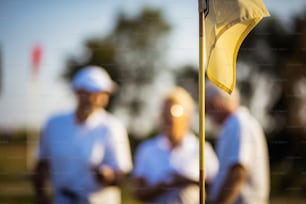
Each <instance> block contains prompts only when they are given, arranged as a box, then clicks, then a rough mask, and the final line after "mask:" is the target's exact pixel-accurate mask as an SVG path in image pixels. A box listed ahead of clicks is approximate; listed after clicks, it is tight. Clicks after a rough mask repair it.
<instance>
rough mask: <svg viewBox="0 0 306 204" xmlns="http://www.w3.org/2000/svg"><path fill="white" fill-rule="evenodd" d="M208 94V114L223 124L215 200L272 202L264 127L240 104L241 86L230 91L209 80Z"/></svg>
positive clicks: (226, 202) (213, 191)
mask: <svg viewBox="0 0 306 204" xmlns="http://www.w3.org/2000/svg"><path fill="white" fill-rule="evenodd" d="M205 95H206V97H205V98H206V113H207V115H208V116H210V117H211V118H212V119H213V121H214V122H216V123H217V124H218V125H220V126H221V127H222V128H221V131H220V133H219V137H218V139H219V141H218V142H217V146H216V151H217V156H218V159H219V171H218V174H217V176H216V179H215V180H214V182H213V185H212V189H211V198H212V203H224V204H229V203H235V204H238V203H241V204H267V203H269V163H268V159H269V158H268V151H267V144H266V140H265V135H264V132H263V129H262V127H261V126H260V124H259V123H258V122H257V121H256V119H255V118H254V117H253V116H252V115H251V114H250V113H249V111H248V110H247V108H245V107H241V106H240V96H239V92H238V90H234V92H233V93H232V94H231V95H229V94H227V93H225V92H224V91H223V90H221V89H219V88H217V87H216V86H214V85H213V84H211V83H207V84H206V90H205Z"/></svg>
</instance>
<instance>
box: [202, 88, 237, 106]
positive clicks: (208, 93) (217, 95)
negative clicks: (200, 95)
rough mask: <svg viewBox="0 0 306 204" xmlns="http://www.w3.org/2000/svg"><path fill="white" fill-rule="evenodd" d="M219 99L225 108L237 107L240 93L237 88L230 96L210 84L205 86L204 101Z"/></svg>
mask: <svg viewBox="0 0 306 204" xmlns="http://www.w3.org/2000/svg"><path fill="white" fill-rule="evenodd" d="M214 99H219V100H220V101H221V102H222V104H223V105H224V106H225V107H227V108H233V107H237V106H239V104H240V93H239V91H238V89H237V88H235V89H234V90H233V92H232V93H231V94H229V93H227V92H225V91H223V90H221V89H220V88H218V87H217V86H215V85H214V84H212V83H211V82H206V84H205V100H207V101H211V100H214Z"/></svg>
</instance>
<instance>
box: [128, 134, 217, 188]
mask: <svg viewBox="0 0 306 204" xmlns="http://www.w3.org/2000/svg"><path fill="white" fill-rule="evenodd" d="M205 159H206V164H207V165H206V169H205V170H206V171H205V172H206V175H207V178H208V179H209V180H212V179H213V178H214V177H215V175H216V173H217V170H218V161H217V159H216V156H215V154H214V152H213V149H212V148H211V146H210V144H209V143H206V144H205ZM173 173H178V174H181V175H183V176H185V177H186V178H189V179H190V180H193V181H198V180H199V141H198V138H197V137H196V136H194V135H193V134H191V133H188V134H187V135H186V136H185V137H184V139H183V141H182V143H181V145H179V146H178V147H176V148H174V149H172V150H171V148H170V144H169V142H168V139H167V138H166V136H164V135H158V136H157V137H155V138H153V139H150V140H148V141H145V142H143V143H142V144H141V145H140V146H139V148H138V149H137V152H136V156H135V169H134V172H133V174H134V177H144V178H145V179H147V181H148V182H149V184H150V185H155V184H157V183H158V182H161V181H163V182H171V180H172V179H173V178H172V175H173Z"/></svg>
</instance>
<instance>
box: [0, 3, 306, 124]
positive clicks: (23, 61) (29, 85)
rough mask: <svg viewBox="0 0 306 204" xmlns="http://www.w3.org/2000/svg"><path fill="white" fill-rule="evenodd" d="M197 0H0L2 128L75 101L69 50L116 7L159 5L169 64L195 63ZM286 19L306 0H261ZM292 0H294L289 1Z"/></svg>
mask: <svg viewBox="0 0 306 204" xmlns="http://www.w3.org/2000/svg"><path fill="white" fill-rule="evenodd" d="M197 2H198V1H195V0H194V1H190V0H88V1H81V0H65V1H61V0H53V1H51V0H45V1H37V0H23V1H21V0H0V49H1V59H2V61H1V63H2V64H1V66H2V85H1V95H0V129H3V128H16V127H25V126H28V127H41V126H42V124H43V123H44V122H45V121H46V119H47V117H48V116H49V115H50V114H52V113H55V112H59V111H61V110H67V109H71V108H73V106H74V103H75V102H74V96H73V94H72V92H71V90H70V87H69V84H67V83H66V82H64V81H63V80H62V78H61V74H62V73H63V70H64V69H65V63H66V62H67V61H66V60H67V58H68V57H69V56H81V55H82V53H83V52H84V50H83V43H84V41H85V40H86V39H89V38H90V37H94V36H102V35H106V34H108V33H109V32H110V31H111V29H112V27H113V26H114V23H115V22H116V17H117V15H118V12H120V11H123V12H124V13H126V14H128V15H137V13H138V12H139V11H140V10H141V8H142V7H144V6H152V7H155V8H159V9H161V10H162V12H163V14H164V16H165V18H166V20H167V21H168V22H169V23H170V24H171V25H172V28H173V29H172V32H171V34H170V37H169V39H170V41H169V49H168V53H167V57H168V62H169V64H170V66H173V67H175V66H178V65H182V64H194V65H197V63H198V13H197V9H198V5H197ZM264 2H265V4H266V6H267V8H268V10H269V11H270V12H271V14H273V15H274V16H275V17H277V18H279V19H280V20H281V21H282V22H283V23H284V24H285V25H288V26H290V23H291V21H290V17H292V16H293V15H295V14H297V13H300V12H301V11H303V9H305V8H306V1H305V0H294V1H288V0H264ZM292 2H294V3H292ZM35 44H40V45H41V46H42V48H43V56H42V63H41V65H40V73H39V76H38V77H37V78H36V80H32V78H31V71H30V70H31V55H30V53H31V49H32V48H33V46H34V45H35Z"/></svg>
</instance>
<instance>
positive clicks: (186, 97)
mask: <svg viewBox="0 0 306 204" xmlns="http://www.w3.org/2000/svg"><path fill="white" fill-rule="evenodd" d="M166 100H171V101H173V102H176V103H179V104H181V105H182V106H183V107H184V109H186V110H187V111H188V113H189V114H191V113H192V112H193V110H194V101H193V99H192V97H191V95H190V94H189V93H188V92H187V91H186V90H185V89H184V88H182V87H179V86H177V87H175V88H174V89H172V90H171V91H170V92H169V93H168V94H167V95H166V97H165V101H166Z"/></svg>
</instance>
